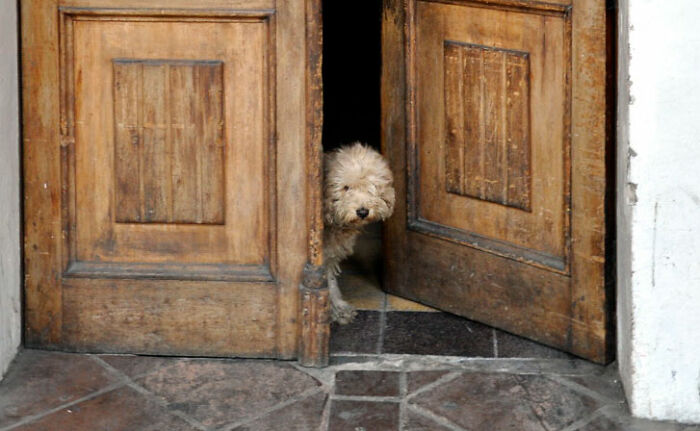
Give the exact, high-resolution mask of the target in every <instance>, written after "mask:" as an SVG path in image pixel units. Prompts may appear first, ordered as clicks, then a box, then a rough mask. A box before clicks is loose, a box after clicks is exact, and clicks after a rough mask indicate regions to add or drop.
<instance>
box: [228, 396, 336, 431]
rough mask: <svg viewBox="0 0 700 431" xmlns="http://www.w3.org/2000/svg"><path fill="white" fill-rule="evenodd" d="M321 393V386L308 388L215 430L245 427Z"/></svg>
mask: <svg viewBox="0 0 700 431" xmlns="http://www.w3.org/2000/svg"><path fill="white" fill-rule="evenodd" d="M323 392H324V390H323V387H322V386H316V387H315V388H309V389H307V390H305V391H304V392H302V393H300V394H298V395H296V396H293V397H291V398H288V399H286V400H284V401H282V402H280V403H277V404H275V405H274V406H272V407H268V408H266V409H262V410H259V411H258V412H257V413H256V414H255V415H254V416H249V417H247V418H245V419H241V420H239V421H236V422H233V423H229V424H227V425H223V426H221V427H219V428H217V430H218V431H231V430H233V429H235V428H238V427H240V426H243V425H247V424H249V423H251V422H255V421H256V420H258V419H261V418H263V417H265V416H267V415H269V414H270V413H273V412H276V411H277V410H281V409H283V408H285V407H287V406H290V405H292V404H294V403H297V402H300V401H304V400H305V399H307V398H309V397H312V396H314V395H316V394H318V393H323Z"/></svg>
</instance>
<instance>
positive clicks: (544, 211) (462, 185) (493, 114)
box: [382, 0, 613, 362]
mask: <svg viewBox="0 0 700 431" xmlns="http://www.w3.org/2000/svg"><path fill="white" fill-rule="evenodd" d="M605 22H606V10H605V2H604V1H602V0H573V1H569V2H538V1H524V0H523V1H510V0H498V1H497V0H484V1H477V0H474V1H468V0H465V1H461V0H460V1H457V0H454V1H449V0H445V1H442V0H440V1H424V0H408V1H407V2H386V4H385V10H384V35H383V55H384V61H383V65H384V66H383V78H382V83H383V93H382V111H383V119H382V130H383V147H384V151H385V153H386V154H387V156H388V157H389V159H390V162H391V166H392V169H393V170H394V172H406V175H405V176H404V175H396V189H397V196H401V198H399V199H397V206H396V210H395V215H394V217H392V218H391V219H390V220H389V223H388V226H387V229H386V237H385V239H386V243H387V244H386V280H385V281H386V285H387V287H388V289H389V291H391V292H394V293H398V294H400V295H403V296H407V297H410V298H413V299H416V300H419V301H421V302H425V303H428V304H430V305H433V306H437V307H441V308H444V309H447V310H448V311H451V312H453V313H456V314H461V315H465V316H468V317H471V318H474V319H476V320H479V321H482V322H485V323H488V324H491V325H494V326H497V327H500V328H503V329H506V330H508V331H511V332H514V333H517V334H520V335H524V336H527V337H530V338H533V339H536V340H538V341H540V342H543V343H546V344H550V345H553V346H556V347H559V348H561V349H564V350H567V351H571V352H573V353H575V354H577V355H580V356H583V357H586V358H589V359H592V360H595V361H598V362H607V361H609V360H610V359H611V358H612V355H613V351H612V350H611V349H610V347H609V345H608V341H609V339H610V337H611V336H612V334H611V333H610V331H609V328H610V324H609V319H610V318H611V316H610V315H609V314H607V310H608V308H609V301H612V300H613V298H611V297H608V296H606V292H605V288H604V280H605V277H604V269H605V253H606V252H605V240H606V238H605V207H604V200H605V197H606V194H605V193H606V192H605V185H606V175H607V173H606V169H605V145H606V124H608V123H606V122H607V120H606V118H607V115H609V114H608V112H607V111H606V92H607V89H606V83H607V81H606V52H605V49H606V41H607V39H606V37H608V36H606V28H605Z"/></svg>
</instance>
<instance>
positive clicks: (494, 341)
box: [491, 328, 498, 358]
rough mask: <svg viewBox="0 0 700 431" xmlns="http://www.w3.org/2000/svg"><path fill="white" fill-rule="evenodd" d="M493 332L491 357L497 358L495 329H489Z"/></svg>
mask: <svg viewBox="0 0 700 431" xmlns="http://www.w3.org/2000/svg"><path fill="white" fill-rule="evenodd" d="M491 333H492V334H493V357H494V358H498V335H496V329H495V328H494V329H491Z"/></svg>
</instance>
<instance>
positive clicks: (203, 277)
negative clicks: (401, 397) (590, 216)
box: [21, 0, 311, 358]
mask: <svg viewBox="0 0 700 431" xmlns="http://www.w3.org/2000/svg"><path fill="white" fill-rule="evenodd" d="M21 6H22V25H23V29H24V31H23V34H22V38H23V44H24V45H23V65H24V66H23V85H24V91H25V94H26V95H28V97H27V98H25V99H24V108H23V109H24V120H25V123H24V136H25V137H26V138H27V139H26V141H25V146H24V160H25V225H26V226H27V228H26V229H25V244H26V247H27V248H26V250H27V252H26V254H25V265H26V281H25V298H26V304H27V308H26V313H25V315H26V317H27V320H26V322H27V323H26V325H27V332H26V334H27V337H26V343H27V345H28V346H34V347H44V348H46V347H49V348H61V349H68V350H90V351H111V352H139V353H154V354H188V355H214V356H240V355H242V356H262V357H280V358H292V357H295V356H296V354H297V343H298V337H299V336H300V331H299V326H298V324H297V316H298V313H299V308H298V304H299V291H298V286H299V283H300V281H301V270H302V268H303V264H304V262H306V261H307V260H308V253H309V249H308V246H307V239H308V238H307V232H306V230H305V229H300V228H299V226H308V225H309V223H310V222H309V220H308V218H307V216H308V214H309V212H307V208H306V206H305V205H299V202H300V201H301V202H304V201H305V200H306V193H307V190H311V187H310V186H309V185H308V183H307V181H309V180H308V177H307V169H306V168H307V162H308V159H307V157H308V154H307V152H308V148H307V147H306V145H305V140H304V136H305V131H306V127H307V124H306V121H305V106H306V102H307V100H306V94H305V92H304V91H303V85H300V84H303V83H304V82H305V71H306V65H307V59H306V57H305V51H304V49H303V47H304V40H305V39H304V35H305V30H304V29H305V16H304V13H305V4H304V2H303V1H301V0H293V1H289V2H283V3H281V4H280V5H279V7H277V6H276V5H275V2H270V1H266V0H250V1H248V0H246V1H238V0H233V1H228V0H227V1H223V0H204V1H202V2H197V3H196V4H194V3H192V2H182V1H179V0H175V1H173V2H167V3H166V2H160V3H159V2H155V3H154V2H152V1H148V2H145V1H141V0H108V1H107V0H105V1H103V0H75V1H72V0H67V1H63V0H62V1H57V0H51V1H41V2H38V1H34V0H27V1H23V2H22V4H21ZM295 47H301V48H302V49H298V48H295ZM115 59H116V60H117V61H116V63H119V61H118V60H119V59H122V60H123V59H132V60H136V62H135V63H136V64H139V62H141V63H140V65H139V66H138V67H120V66H117V67H116V69H117V70H115V67H114V64H116V63H115ZM210 62H213V63H210ZM200 66H201V67H200ZM116 87H118V89H117V88H116ZM300 89H301V91H300ZM115 94H116V97H115ZM115 118H117V119H118V120H122V121H121V126H122V127H120V126H118V124H119V123H120V122H119V121H115ZM134 125H136V128H134V127H133V126H134ZM115 142H118V144H116V145H115ZM135 143H136V144H138V145H136V146H137V147H138V148H137V149H136V150H135V149H134V146H135V145H134V144H135ZM118 194H121V195H122V198H120V199H117V198H115V196H116V195H118ZM125 196H126V197H125ZM122 204H123V205H122ZM117 214H121V215H122V216H124V217H125V218H126V219H128V220H129V223H123V222H118V220H117V219H118V218H120V217H119V216H117ZM122 221H124V220H122ZM134 221H137V222H138V223H137V222H134ZM215 223H219V224H215ZM202 322H204V323H205V325H202Z"/></svg>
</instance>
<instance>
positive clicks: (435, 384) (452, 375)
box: [406, 371, 462, 401]
mask: <svg viewBox="0 0 700 431" xmlns="http://www.w3.org/2000/svg"><path fill="white" fill-rule="evenodd" d="M461 375H462V373H461V372H459V371H453V372H451V373H447V374H445V375H444V376H442V377H440V378H439V379H437V380H435V381H434V382H430V383H428V384H427V385H425V386H421V387H420V388H418V389H416V390H415V391H413V392H411V393H410V394H406V400H407V401H409V400H411V399H412V398H414V397H415V396H416V395H419V394H422V393H423V392H426V391H429V390H431V389H433V388H436V387H438V386H440V385H442V384H443V383H447V382H451V381H452V380H454V379H456V378H457V377H459V376H461Z"/></svg>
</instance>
